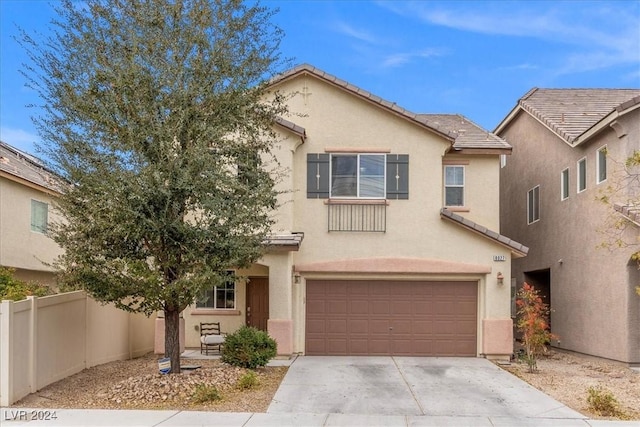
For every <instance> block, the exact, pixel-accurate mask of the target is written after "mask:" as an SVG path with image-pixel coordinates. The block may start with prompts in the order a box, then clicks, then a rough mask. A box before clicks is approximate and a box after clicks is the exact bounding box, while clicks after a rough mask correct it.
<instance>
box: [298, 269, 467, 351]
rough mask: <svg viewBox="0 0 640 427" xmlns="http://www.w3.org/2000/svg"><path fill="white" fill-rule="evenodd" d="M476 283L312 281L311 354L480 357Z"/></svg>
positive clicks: (309, 310)
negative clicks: (477, 350) (477, 355)
mask: <svg viewBox="0 0 640 427" xmlns="http://www.w3.org/2000/svg"><path fill="white" fill-rule="evenodd" d="M476 316H477V283H476V282H406V281H405V282H401V281H355V280H353V281H344V280H342V281H340V280H338V281H330V280H324V281H315V280H308V281H307V311H306V353H307V354H309V355H313V354H315V355H321V354H326V355H347V354H350V355H389V354H395V355H407V356H412V355H425V356H475V355H476V348H477V337H476V333H477V332H476V331H477V318H476Z"/></svg>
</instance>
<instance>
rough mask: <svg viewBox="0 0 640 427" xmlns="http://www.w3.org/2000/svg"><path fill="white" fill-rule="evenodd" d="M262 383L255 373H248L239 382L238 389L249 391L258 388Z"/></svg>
mask: <svg viewBox="0 0 640 427" xmlns="http://www.w3.org/2000/svg"><path fill="white" fill-rule="evenodd" d="M259 383H260V381H258V377H257V376H256V373H255V372H254V371H247V372H245V374H244V375H243V376H241V377H240V379H239V380H238V384H237V386H238V388H239V389H241V390H249V389H252V388H254V387H256V386H257V385H258V384H259Z"/></svg>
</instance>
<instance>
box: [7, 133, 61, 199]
mask: <svg viewBox="0 0 640 427" xmlns="http://www.w3.org/2000/svg"><path fill="white" fill-rule="evenodd" d="M0 172H3V173H5V174H8V175H11V176H13V177H16V178H19V179H23V180H25V181H28V182H30V183H32V184H35V185H37V186H40V187H43V188H45V189H47V190H51V191H54V192H60V188H61V186H60V182H61V181H60V179H59V177H58V176H57V175H56V174H55V173H53V172H52V171H51V170H49V169H48V168H47V167H46V166H45V165H44V163H43V162H42V161H41V160H39V159H38V158H36V157H34V156H32V155H30V154H27V153H25V152H23V151H20V150H18V149H17V148H15V147H12V146H11V145H9V144H7V143H5V142H2V141H0Z"/></svg>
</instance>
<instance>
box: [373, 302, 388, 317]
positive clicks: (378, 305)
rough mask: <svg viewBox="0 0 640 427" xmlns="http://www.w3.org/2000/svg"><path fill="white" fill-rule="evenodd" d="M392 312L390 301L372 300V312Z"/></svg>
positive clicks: (377, 313)
mask: <svg viewBox="0 0 640 427" xmlns="http://www.w3.org/2000/svg"><path fill="white" fill-rule="evenodd" d="M390 313H391V304H390V303H389V301H375V300H374V301H371V314H373V315H380V314H387V315H388V314H390Z"/></svg>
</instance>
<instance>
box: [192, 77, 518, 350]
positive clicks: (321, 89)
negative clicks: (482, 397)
mask: <svg viewBox="0 0 640 427" xmlns="http://www.w3.org/2000/svg"><path fill="white" fill-rule="evenodd" d="M272 89H273V90H278V91H281V92H283V93H290V94H295V95H294V96H293V97H292V99H291V100H290V111H291V112H293V113H296V114H292V115H291V116H290V117H287V118H285V119H282V120H279V121H278V123H277V125H278V126H277V128H278V129H279V131H280V133H281V134H282V136H283V141H282V142H281V144H279V146H278V148H277V151H276V153H275V154H276V156H277V158H278V160H279V162H280V164H281V165H282V166H283V167H285V168H287V169H288V171H289V174H288V175H287V176H286V177H285V178H284V180H283V182H281V184H280V189H282V190H288V191H289V192H288V193H287V194H285V195H284V196H283V197H282V202H283V203H282V204H281V206H280V208H279V210H278V211H277V213H276V216H275V218H276V221H277V225H276V227H275V228H274V235H273V236H272V237H271V238H270V239H269V241H268V242H267V244H268V245H269V246H270V251H269V252H268V253H267V254H266V255H265V256H264V257H263V259H261V260H260V261H259V263H257V264H256V265H255V266H254V267H253V268H252V269H250V270H248V271H238V272H236V274H237V275H238V276H241V277H245V278H248V284H245V281H244V280H229V282H228V283H226V284H225V285H223V286H221V287H217V288H212V289H211V291H210V292H209V298H208V299H207V301H205V302H201V303H199V304H197V305H196V306H193V307H191V308H189V309H187V310H186V312H185V321H186V325H187V327H186V331H187V337H186V340H187V346H188V347H197V346H199V341H198V339H199V336H198V333H197V327H198V323H199V322H206V321H220V322H221V323H222V330H223V331H226V332H231V331H233V330H235V329H236V328H237V327H239V326H240V325H242V324H245V323H246V324H249V325H254V326H256V327H258V328H260V329H266V330H267V331H268V332H269V333H270V334H271V335H272V336H273V337H274V338H276V340H277V342H278V353H279V354H291V353H303V354H307V355H346V354H350V355H390V354H393V355H427V356H472V357H475V356H486V357H499V358H508V357H509V356H510V355H511V354H512V351H513V328H512V319H511V309H510V307H511V295H510V287H509V284H508V282H509V279H508V278H509V277H511V269H510V268H511V259H512V258H519V257H522V256H524V255H526V253H527V250H528V249H527V248H526V247H524V246H523V245H521V244H519V243H517V242H515V241H513V240H511V239H509V238H507V237H505V236H503V235H500V234H498V233H497V232H496V231H497V230H499V229H500V222H499V203H500V196H499V172H500V155H507V154H510V153H511V146H510V145H509V144H507V143H506V142H505V141H504V140H503V139H501V138H498V137H496V136H495V135H493V134H491V133H489V132H487V131H485V130H483V129H481V128H480V127H478V126H477V125H475V124H474V123H472V122H470V121H469V120H468V119H466V118H465V117H463V116H460V115H446V114H414V113H411V112H409V111H407V110H405V109H403V108H401V107H399V106H397V105H396V104H394V103H392V102H388V101H385V100H383V99H381V98H379V97H377V96H375V95H373V94H371V93H369V92H367V91H364V90H362V89H360V88H358V87H355V86H353V85H352V84H350V83H348V82H346V81H343V80H340V79H338V78H336V77H334V76H332V75H329V74H327V73H325V72H323V71H321V70H318V69H317V68H314V67H311V66H309V65H302V66H298V67H296V68H294V69H292V70H290V71H288V72H286V73H285V74H283V75H282V76H280V77H279V78H278V79H276V80H275V81H274V82H273V83H272ZM503 281H504V283H503Z"/></svg>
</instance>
